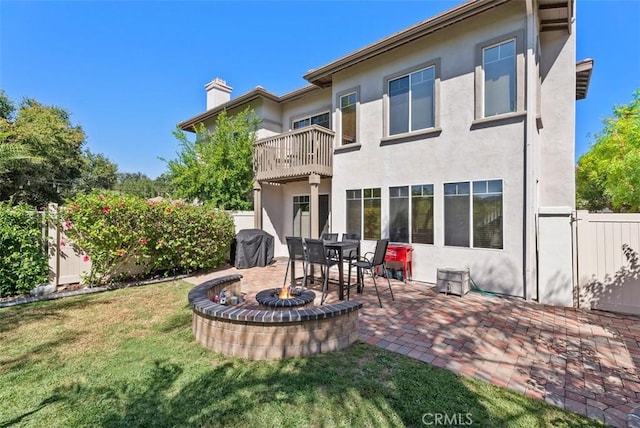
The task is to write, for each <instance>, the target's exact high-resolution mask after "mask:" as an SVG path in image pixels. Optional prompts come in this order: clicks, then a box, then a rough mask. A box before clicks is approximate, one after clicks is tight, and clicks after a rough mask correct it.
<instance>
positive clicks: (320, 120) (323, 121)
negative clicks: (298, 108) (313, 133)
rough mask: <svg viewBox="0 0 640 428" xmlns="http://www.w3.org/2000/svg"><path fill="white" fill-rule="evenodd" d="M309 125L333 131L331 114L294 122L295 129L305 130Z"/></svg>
mask: <svg viewBox="0 0 640 428" xmlns="http://www.w3.org/2000/svg"><path fill="white" fill-rule="evenodd" d="M309 125H320V126H322V127H324V128H327V129H331V125H329V112H326V113H321V114H317V115H315V116H309V117H305V118H302V119H298V120H294V121H293V129H299V128H304V127H305V126H309Z"/></svg>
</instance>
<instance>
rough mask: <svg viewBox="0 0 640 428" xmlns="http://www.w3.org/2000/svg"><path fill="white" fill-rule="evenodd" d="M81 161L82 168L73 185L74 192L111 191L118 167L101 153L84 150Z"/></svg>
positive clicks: (115, 180) (116, 177) (114, 183)
mask: <svg viewBox="0 0 640 428" xmlns="http://www.w3.org/2000/svg"><path fill="white" fill-rule="evenodd" d="M82 159H83V162H84V168H83V169H82V173H81V174H80V178H79V179H78V180H77V181H76V183H75V186H74V188H75V190H76V191H80V192H85V193H86V192H90V191H91V190H93V189H104V190H112V189H113V188H114V187H115V185H116V182H117V181H118V165H116V164H115V163H113V162H111V161H110V160H109V159H108V158H107V157H106V156H105V155H103V154H101V153H97V154H95V153H91V151H90V150H86V151H85V152H84V153H83V155H82Z"/></svg>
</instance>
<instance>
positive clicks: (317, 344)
mask: <svg viewBox="0 0 640 428" xmlns="http://www.w3.org/2000/svg"><path fill="white" fill-rule="evenodd" d="M241 279H242V275H228V276H224V277H221V278H216V279H213V280H211V281H207V282H204V283H202V284H200V285H198V286H196V287H194V288H193V289H192V290H191V291H190V292H189V304H190V305H191V307H192V309H193V333H194V335H195V337H196V340H197V341H198V342H200V343H201V344H202V345H204V346H206V347H207V348H209V349H212V350H214V351H216V352H220V353H222V354H224V355H228V356H234V357H241V358H247V359H250V360H267V359H276V358H291V357H304V356H308V355H312V354H319V353H324V352H331V351H337V350H339V349H343V348H346V347H348V346H349V345H351V344H352V343H353V342H355V341H356V340H357V339H358V310H359V309H360V308H361V307H362V304H360V303H354V302H348V301H343V302H339V303H333V304H330V305H324V306H319V307H313V308H308V309H304V308H303V309H292V310H288V311H273V310H263V309H247V308H246V307H245V308H243V307H242V306H241V307H234V306H223V305H220V304H218V303H213V301H212V300H211V297H212V296H214V295H216V294H217V295H220V293H221V292H222V290H229V291H233V292H234V293H237V294H239V292H240V284H241Z"/></svg>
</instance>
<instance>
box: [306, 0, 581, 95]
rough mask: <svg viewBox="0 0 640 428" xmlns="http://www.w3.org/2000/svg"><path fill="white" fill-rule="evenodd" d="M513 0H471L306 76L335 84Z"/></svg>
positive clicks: (310, 80)
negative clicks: (351, 71)
mask: <svg viewBox="0 0 640 428" xmlns="http://www.w3.org/2000/svg"><path fill="white" fill-rule="evenodd" d="M508 1H509V0H471V1H467V2H466V3H463V4H461V5H459V6H456V7H454V8H452V9H449V10H447V11H445V12H443V13H441V14H439V15H436V16H434V17H432V18H429V19H427V20H426V21H422V22H419V23H417V24H415V25H413V26H411V27H409V28H407V29H405V30H402V31H400V32H398V33H395V34H393V35H391V36H389V37H386V38H384V39H382V40H380V41H378V42H376V43H373V44H371V45H369V46H366V47H364V48H362V49H360V50H357V51H355V52H353V53H351V54H349V55H346V56H344V57H342V58H340V59H337V60H335V61H333V62H331V63H329V64H327V65H325V66H322V67H320V68H318V69H315V70H311V71H309V72H308V73H307V74H305V75H304V78H305V79H307V80H308V81H309V82H311V83H313V84H314V85H318V86H320V87H327V86H331V82H332V75H333V74H334V73H336V72H339V71H341V70H344V69H346V68H348V67H351V66H353V65H355V64H358V63H360V62H362V61H366V60H368V59H371V58H373V57H376V56H378V55H380V54H383V53H385V52H387V51H389V50H391V49H395V48H397V47H398V46H402V45H405V44H407V43H410V42H412V41H414V40H416V39H419V38H421V37H424V36H426V35H429V34H432V33H435V32H436V31H439V30H441V29H443V28H445V27H448V26H450V25H453V24H455V23H458V22H460V21H463V20H465V19H468V18H471V17H473V16H475V15H478V14H480V13H482V12H484V11H486V10H489V9H492V8H494V7H496V6H500V5H501V4H504V3H507V2H508ZM568 1H571V0H568Z"/></svg>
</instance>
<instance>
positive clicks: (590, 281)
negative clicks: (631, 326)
mask: <svg viewBox="0 0 640 428" xmlns="http://www.w3.org/2000/svg"><path fill="white" fill-rule="evenodd" d="M576 220H577V221H576V242H575V244H576V245H575V249H576V260H577V263H576V265H577V266H576V272H577V283H578V299H579V300H578V301H579V305H580V307H583V308H592V309H602V310H606V311H612V312H620V313H628V314H637V315H640V262H639V257H638V254H639V252H640V214H590V213H588V212H587V211H578V212H577V216H576Z"/></svg>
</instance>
